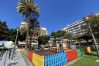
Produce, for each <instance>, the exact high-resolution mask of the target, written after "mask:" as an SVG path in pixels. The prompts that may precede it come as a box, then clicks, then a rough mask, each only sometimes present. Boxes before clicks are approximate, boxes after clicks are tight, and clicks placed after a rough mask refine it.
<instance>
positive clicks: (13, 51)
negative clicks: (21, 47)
mask: <svg viewBox="0 0 99 66" xmlns="http://www.w3.org/2000/svg"><path fill="white" fill-rule="evenodd" d="M18 32H19V29H17V35H16V39H15V44H14V47H13V50H12V55H11V60H13V57H14V53H15V48H16V44H17V39H18Z"/></svg>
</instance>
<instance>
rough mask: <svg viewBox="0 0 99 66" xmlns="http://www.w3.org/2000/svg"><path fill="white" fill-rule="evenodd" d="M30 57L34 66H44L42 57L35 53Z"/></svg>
mask: <svg viewBox="0 0 99 66" xmlns="http://www.w3.org/2000/svg"><path fill="white" fill-rule="evenodd" d="M32 55H33V56H32V63H33V64H34V66H44V56H41V55H38V54H36V53H33V54H32Z"/></svg>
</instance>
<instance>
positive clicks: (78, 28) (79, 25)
mask: <svg viewBox="0 0 99 66" xmlns="http://www.w3.org/2000/svg"><path fill="white" fill-rule="evenodd" d="M86 25H87V24H86V23H85V22H84V21H83V20H79V21H76V22H75V23H73V24H70V25H68V26H66V27H65V28H63V29H62V30H65V31H66V32H69V33H71V34H72V36H79V35H83V34H85V33H86V30H85V29H84V28H85V26H86Z"/></svg>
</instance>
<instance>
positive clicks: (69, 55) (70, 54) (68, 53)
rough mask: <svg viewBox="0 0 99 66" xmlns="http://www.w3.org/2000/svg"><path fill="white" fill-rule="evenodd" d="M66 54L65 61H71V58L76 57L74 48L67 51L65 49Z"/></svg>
mask: <svg viewBox="0 0 99 66" xmlns="http://www.w3.org/2000/svg"><path fill="white" fill-rule="evenodd" d="M66 54H67V61H68V62H70V61H73V60H75V59H77V58H78V55H77V51H76V50H68V51H66Z"/></svg>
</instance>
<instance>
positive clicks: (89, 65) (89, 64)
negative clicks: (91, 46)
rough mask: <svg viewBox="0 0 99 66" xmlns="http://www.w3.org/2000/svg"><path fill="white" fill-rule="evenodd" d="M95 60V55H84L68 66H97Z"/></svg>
mask: <svg viewBox="0 0 99 66" xmlns="http://www.w3.org/2000/svg"><path fill="white" fill-rule="evenodd" d="M96 59H97V56H96V55H93V54H90V55H85V56H83V57H82V58H81V59H79V60H77V61H76V62H74V63H73V64H70V65H69V66H99V62H96Z"/></svg>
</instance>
